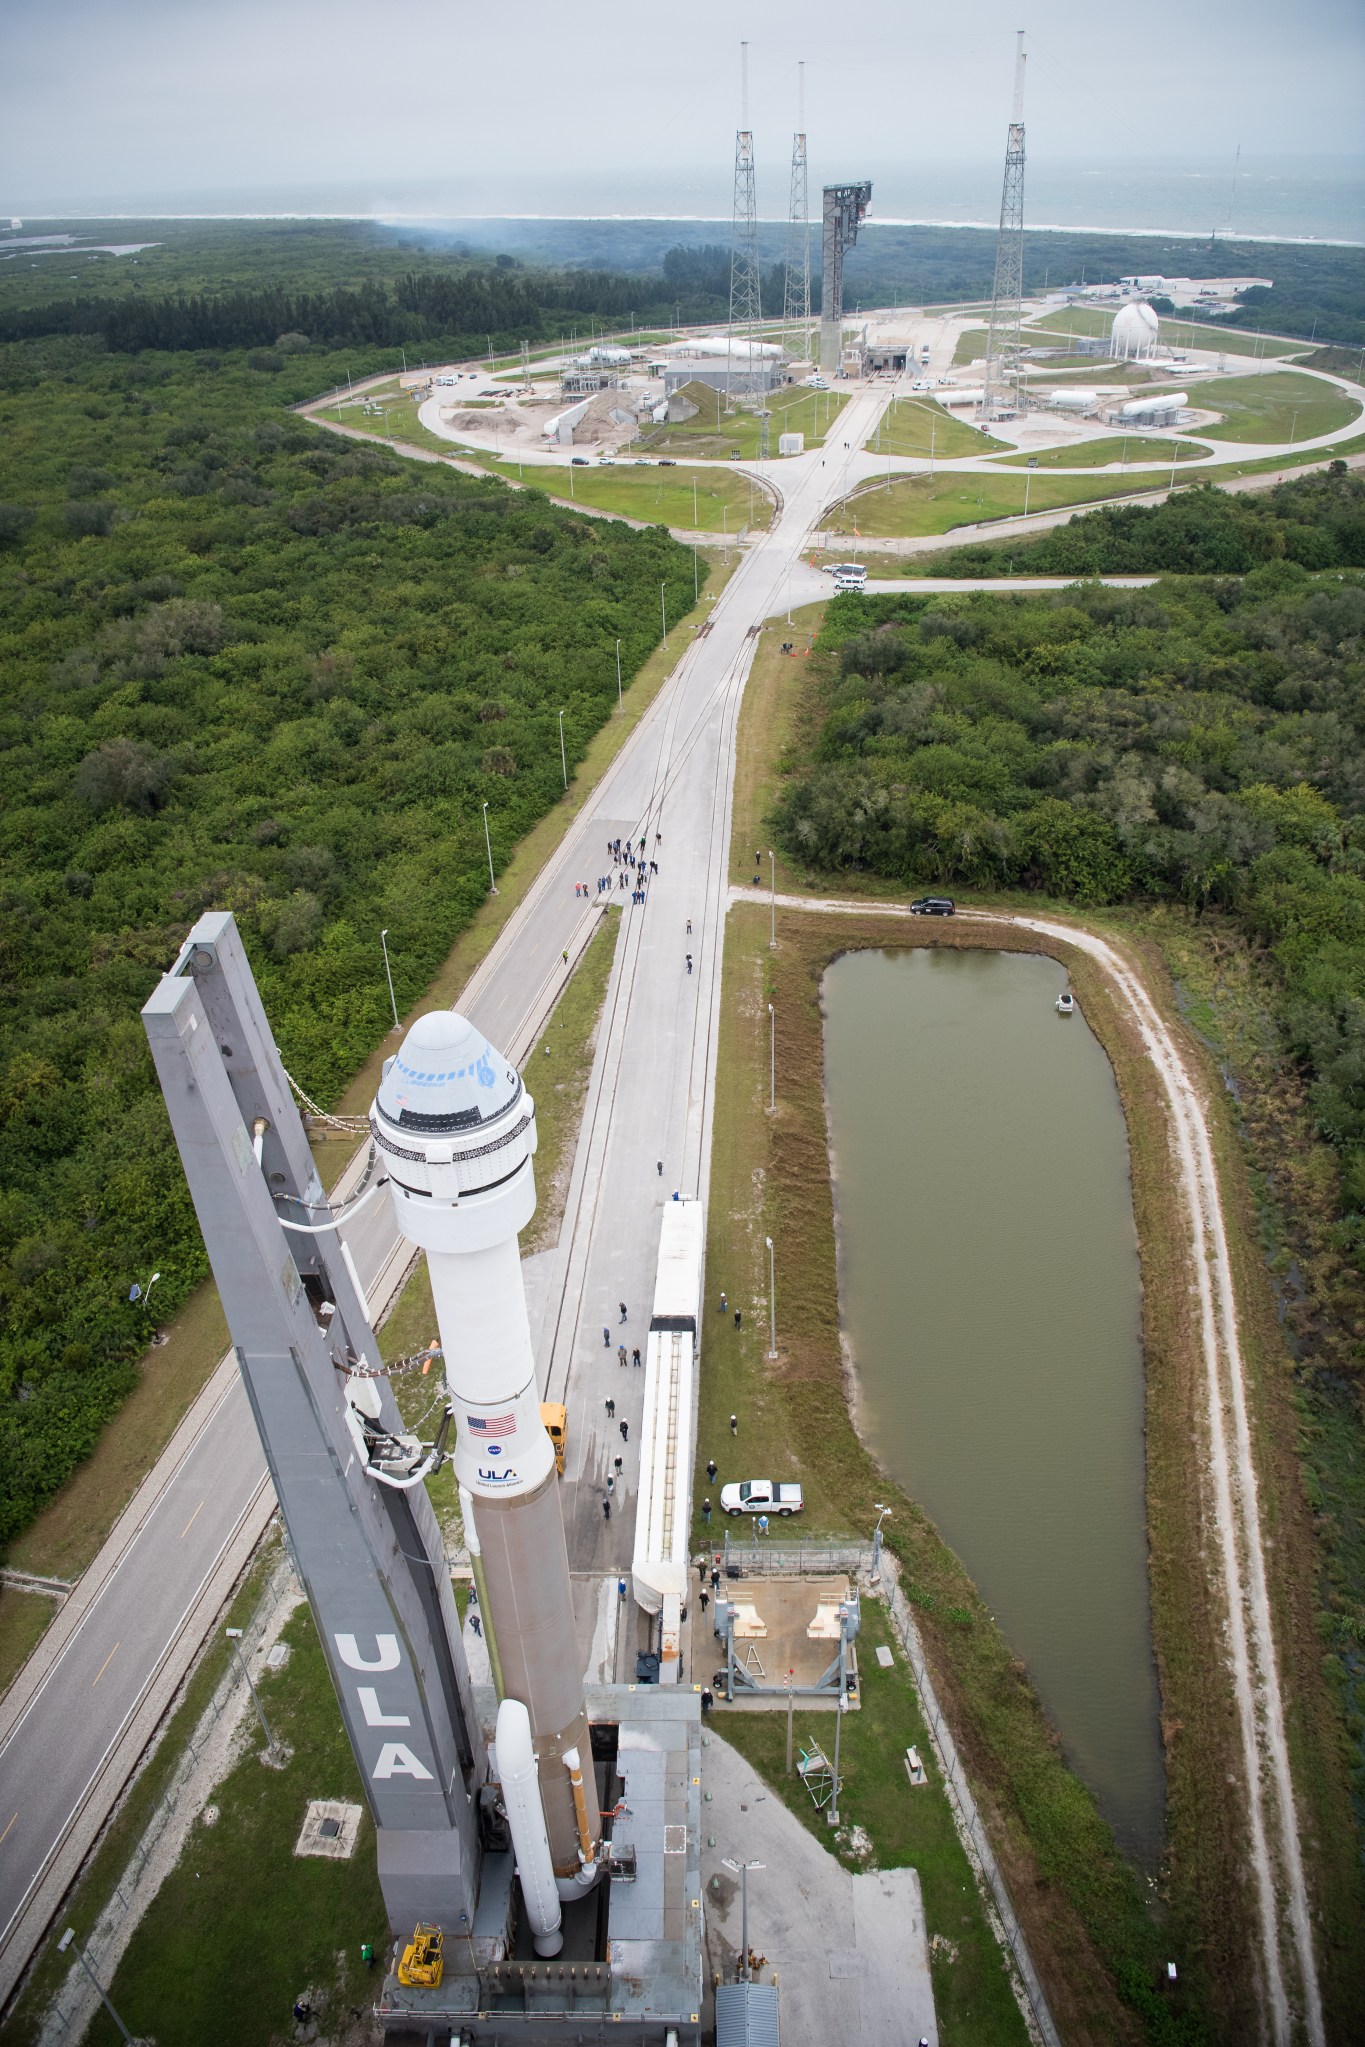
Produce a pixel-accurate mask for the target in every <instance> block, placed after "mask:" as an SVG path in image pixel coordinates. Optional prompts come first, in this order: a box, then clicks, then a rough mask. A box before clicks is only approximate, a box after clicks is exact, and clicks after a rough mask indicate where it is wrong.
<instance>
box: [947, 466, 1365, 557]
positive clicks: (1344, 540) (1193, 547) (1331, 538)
mask: <svg viewBox="0 0 1365 2047" xmlns="http://www.w3.org/2000/svg"><path fill="white" fill-rule="evenodd" d="M1260 466H1262V467H1264V466H1266V465H1264V464H1262V465H1260ZM1227 473H1228V472H1227V471H1226V470H1223V469H1219V470H1218V471H1217V472H1216V474H1217V475H1219V476H1223V475H1226V474H1227ZM1363 489H1365V486H1362V484H1361V483H1360V481H1359V480H1358V479H1357V478H1356V477H1355V476H1353V475H1352V474H1351V473H1350V472H1349V471H1348V470H1347V468H1346V465H1345V463H1344V462H1333V463H1332V464H1330V466H1329V467H1328V468H1327V469H1325V470H1323V469H1319V470H1315V471H1313V472H1311V473H1310V474H1308V475H1306V476H1297V477H1292V478H1290V479H1289V480H1288V481H1286V482H1284V483H1280V484H1276V485H1274V486H1273V487H1272V488H1271V489H1270V490H1266V491H1259V490H1258V491H1236V492H1232V491H1222V490H1219V489H1218V488H1217V486H1216V484H1214V483H1213V482H1212V481H1206V480H1205V478H1204V477H1203V476H1202V475H1201V476H1200V477H1199V478H1198V479H1197V480H1195V481H1193V482H1191V483H1190V484H1188V485H1187V486H1186V487H1185V488H1184V489H1183V490H1179V491H1176V492H1174V493H1173V494H1172V495H1171V496H1170V497H1168V498H1167V499H1166V500H1165V502H1164V503H1162V504H1159V505H1115V506H1105V507H1103V508H1102V509H1101V510H1099V511H1096V512H1088V513H1086V514H1085V515H1084V516H1083V517H1081V518H1077V519H1071V520H1068V522H1067V524H1066V525H1064V526H1056V527H1054V528H1053V530H1052V531H1051V532H1050V533H1041V534H1039V535H1038V536H1037V537H1036V538H1026V537H1023V536H1019V537H1016V538H1015V539H1012V540H1010V541H1008V542H1006V543H1004V545H1003V546H1002V544H1001V543H999V542H997V543H995V544H993V545H980V544H978V545H976V546H968V547H955V548H953V549H952V550H951V552H949V553H947V554H941V555H940V554H936V555H935V556H934V557H933V560H932V563H931V564H930V565H929V566H930V568H931V571H932V573H933V574H934V575H936V576H981V575H1002V574H1006V573H1008V574H1012V575H1029V576H1140V575H1162V574H1186V575H1242V574H1245V572H1246V571H1247V570H1248V569H1254V568H1256V567H1258V566H1259V565H1260V564H1262V563H1267V562H1273V561H1277V560H1281V559H1283V560H1284V561H1286V562H1298V563H1300V564H1301V565H1302V566H1303V567H1304V568H1308V569H1332V568H1365V509H1363V508H1362V490H1363Z"/></svg>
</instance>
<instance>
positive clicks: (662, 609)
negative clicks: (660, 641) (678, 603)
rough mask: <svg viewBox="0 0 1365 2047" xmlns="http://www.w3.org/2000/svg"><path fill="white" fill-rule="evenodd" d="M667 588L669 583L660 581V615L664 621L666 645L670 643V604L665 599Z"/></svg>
mask: <svg viewBox="0 0 1365 2047" xmlns="http://www.w3.org/2000/svg"><path fill="white" fill-rule="evenodd" d="M667 588H668V585H667V583H660V585H659V617H660V618H661V619H662V621H663V628H664V645H665V646H667V645H668V605H667V603H666V601H665V598H664V592H665V590H667Z"/></svg>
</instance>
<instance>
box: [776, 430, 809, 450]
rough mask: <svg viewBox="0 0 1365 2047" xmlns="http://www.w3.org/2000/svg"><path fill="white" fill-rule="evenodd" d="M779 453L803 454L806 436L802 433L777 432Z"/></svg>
mask: <svg viewBox="0 0 1365 2047" xmlns="http://www.w3.org/2000/svg"><path fill="white" fill-rule="evenodd" d="M777 452H778V454H779V455H804V454H805V452H806V436H805V435H804V434H779V435H778V437H777Z"/></svg>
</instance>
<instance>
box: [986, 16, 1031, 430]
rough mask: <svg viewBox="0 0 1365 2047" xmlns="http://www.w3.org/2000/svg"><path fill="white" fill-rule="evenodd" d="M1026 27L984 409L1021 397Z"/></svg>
mask: <svg viewBox="0 0 1365 2047" xmlns="http://www.w3.org/2000/svg"><path fill="white" fill-rule="evenodd" d="M1027 61H1028V60H1027V58H1026V57H1025V55H1024V31H1023V30H1022V29H1020V30H1019V31H1018V39H1017V41H1016V44H1015V52H1014V110H1013V115H1012V117H1011V120H1010V132H1009V140H1008V142H1007V143H1006V146H1005V182H1004V184H1003V186H1002V188H1001V192H1000V235H999V239H998V240H997V242H996V245H995V285H994V288H993V289H992V292H991V319H990V326H989V328H988V330H987V334H986V374H985V376H984V378H983V379H982V398H981V410H982V413H983V414H984V415H985V416H987V417H989V416H990V414H991V413H992V412H994V411H995V410H996V409H997V408H998V407H1000V406H1001V405H1014V404H1016V403H1017V402H1018V383H1019V320H1020V314H1021V310H1022V306H1023V297H1024V65H1025V64H1026V62H1027Z"/></svg>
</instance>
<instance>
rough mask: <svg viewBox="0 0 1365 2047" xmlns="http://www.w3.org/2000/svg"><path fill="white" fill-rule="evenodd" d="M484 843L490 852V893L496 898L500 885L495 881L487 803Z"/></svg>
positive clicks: (484, 817)
mask: <svg viewBox="0 0 1365 2047" xmlns="http://www.w3.org/2000/svg"><path fill="white" fill-rule="evenodd" d="M483 843H484V845H485V847H486V848H487V851H488V893H489V895H490V896H495V895H496V894H497V892H498V884H497V883H496V882H495V881H494V879H493V841H492V840H491V839H490V838H489V836H488V805H487V804H486V803H485V804H484V807H483Z"/></svg>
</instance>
